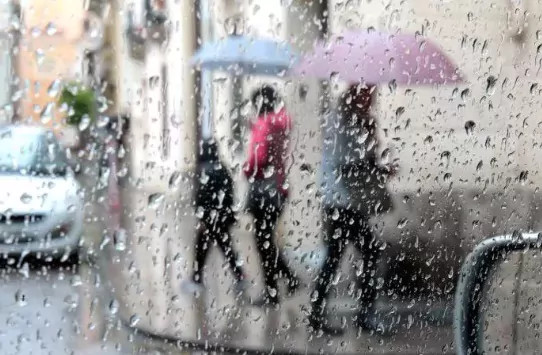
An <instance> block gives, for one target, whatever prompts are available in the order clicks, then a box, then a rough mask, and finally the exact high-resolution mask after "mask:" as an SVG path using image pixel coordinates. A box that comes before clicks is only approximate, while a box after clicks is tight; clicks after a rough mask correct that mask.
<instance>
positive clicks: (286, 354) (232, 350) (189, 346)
mask: <svg viewBox="0 0 542 355" xmlns="http://www.w3.org/2000/svg"><path fill="white" fill-rule="evenodd" d="M121 321H122V323H123V326H124V327H126V328H127V329H128V330H129V331H131V332H132V333H133V334H134V335H135V336H136V337H141V338H145V340H143V339H141V343H143V344H145V343H146V344H145V345H144V346H145V347H147V348H148V349H159V350H164V348H165V347H168V348H170V349H169V350H171V347H175V348H176V349H177V350H179V351H204V352H206V353H209V352H210V353H218V354H246V355H268V354H271V353H272V354H274V355H321V354H322V352H321V351H318V350H316V351H312V352H311V351H307V350H294V349H292V348H287V349H280V348H276V347H274V346H272V347H270V348H267V349H257V348H244V347H238V346H235V345H229V344H219V343H212V342H209V341H188V340H183V339H181V338H176V337H173V336H166V335H158V334H156V333H152V332H150V331H147V330H144V329H141V328H137V327H129V326H128V322H127V321H126V320H124V319H122V320H121ZM149 340H150V341H151V342H157V343H160V344H148V341H149ZM138 343H139V342H138ZM334 354H335V355H364V354H367V355H369V354H374V352H372V351H371V352H359V351H357V352H335V353H334ZM400 354H401V355H418V354H419V352H417V351H411V352H404V353H400ZM424 354H426V355H455V352H454V351H446V352H434V353H424ZM379 355H397V352H382V353H379Z"/></svg>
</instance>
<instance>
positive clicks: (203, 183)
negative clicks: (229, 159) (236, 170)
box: [183, 140, 248, 293]
mask: <svg viewBox="0 0 542 355" xmlns="http://www.w3.org/2000/svg"><path fill="white" fill-rule="evenodd" d="M200 149H201V151H200V154H199V155H198V172H197V182H196V184H197V187H196V197H195V204H196V215H197V216H198V218H199V228H198V231H197V235H196V241H195V249H194V269H193V272H192V276H191V278H190V280H187V281H185V282H184V283H183V288H184V289H185V291H187V292H189V293H200V292H201V291H203V270H204V267H205V264H206V261H207V257H208V255H209V251H210V248H211V246H212V245H213V244H216V245H218V247H219V248H220V250H221V251H222V254H223V255H224V257H225V258H226V261H227V262H228V264H229V266H230V269H231V271H232V273H233V276H234V278H235V282H236V284H235V289H236V291H237V292H241V291H243V290H244V289H245V288H246V287H247V285H248V284H247V281H246V280H245V276H244V275H245V274H244V271H243V268H242V267H241V266H240V265H239V263H238V255H237V253H236V252H235V249H234V247H233V241H232V237H231V234H230V228H231V226H232V225H233V223H235V213H234V212H233V209H232V208H233V204H234V186H233V179H232V177H231V174H230V172H229V170H228V168H227V167H226V166H225V165H224V164H223V163H222V162H221V160H220V156H219V151H218V145H217V143H216V141H214V140H205V141H203V143H202V144H201V148H200Z"/></svg>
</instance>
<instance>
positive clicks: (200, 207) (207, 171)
mask: <svg viewBox="0 0 542 355" xmlns="http://www.w3.org/2000/svg"><path fill="white" fill-rule="evenodd" d="M234 193H235V192H234V182H233V179H232V177H231V174H230V171H229V170H228V168H227V167H226V165H225V164H224V163H223V162H222V161H221V160H220V157H219V153H218V146H217V144H216V142H214V141H204V142H203V143H202V145H201V151H200V154H199V156H198V168H197V177H196V196H195V204H196V209H197V210H196V211H197V213H196V214H197V215H198V217H199V218H201V219H202V220H203V222H204V223H206V224H214V223H220V224H222V225H230V224H231V223H233V222H234V221H235V214H234V213H233V204H234Z"/></svg>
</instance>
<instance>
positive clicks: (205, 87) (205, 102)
mask: <svg viewBox="0 0 542 355" xmlns="http://www.w3.org/2000/svg"><path fill="white" fill-rule="evenodd" d="M212 5H213V1H212V0H199V3H198V7H199V9H198V10H199V13H200V16H201V18H200V23H199V25H200V34H201V43H202V44H203V43H205V42H209V41H212V40H213V19H212ZM213 102H214V101H213V75H212V73H211V72H210V71H209V70H202V72H201V81H200V103H201V128H200V129H201V138H202V139H209V138H211V137H212V135H213Z"/></svg>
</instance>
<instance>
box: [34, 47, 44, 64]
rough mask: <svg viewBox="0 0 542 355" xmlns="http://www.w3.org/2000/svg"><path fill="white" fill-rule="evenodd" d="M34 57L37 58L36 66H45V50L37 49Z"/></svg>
mask: <svg viewBox="0 0 542 355" xmlns="http://www.w3.org/2000/svg"><path fill="white" fill-rule="evenodd" d="M34 57H35V58H36V64H37V65H38V67H39V66H41V65H42V64H43V61H44V60H45V52H44V51H43V49H40V48H39V49H36V51H35V52H34Z"/></svg>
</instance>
